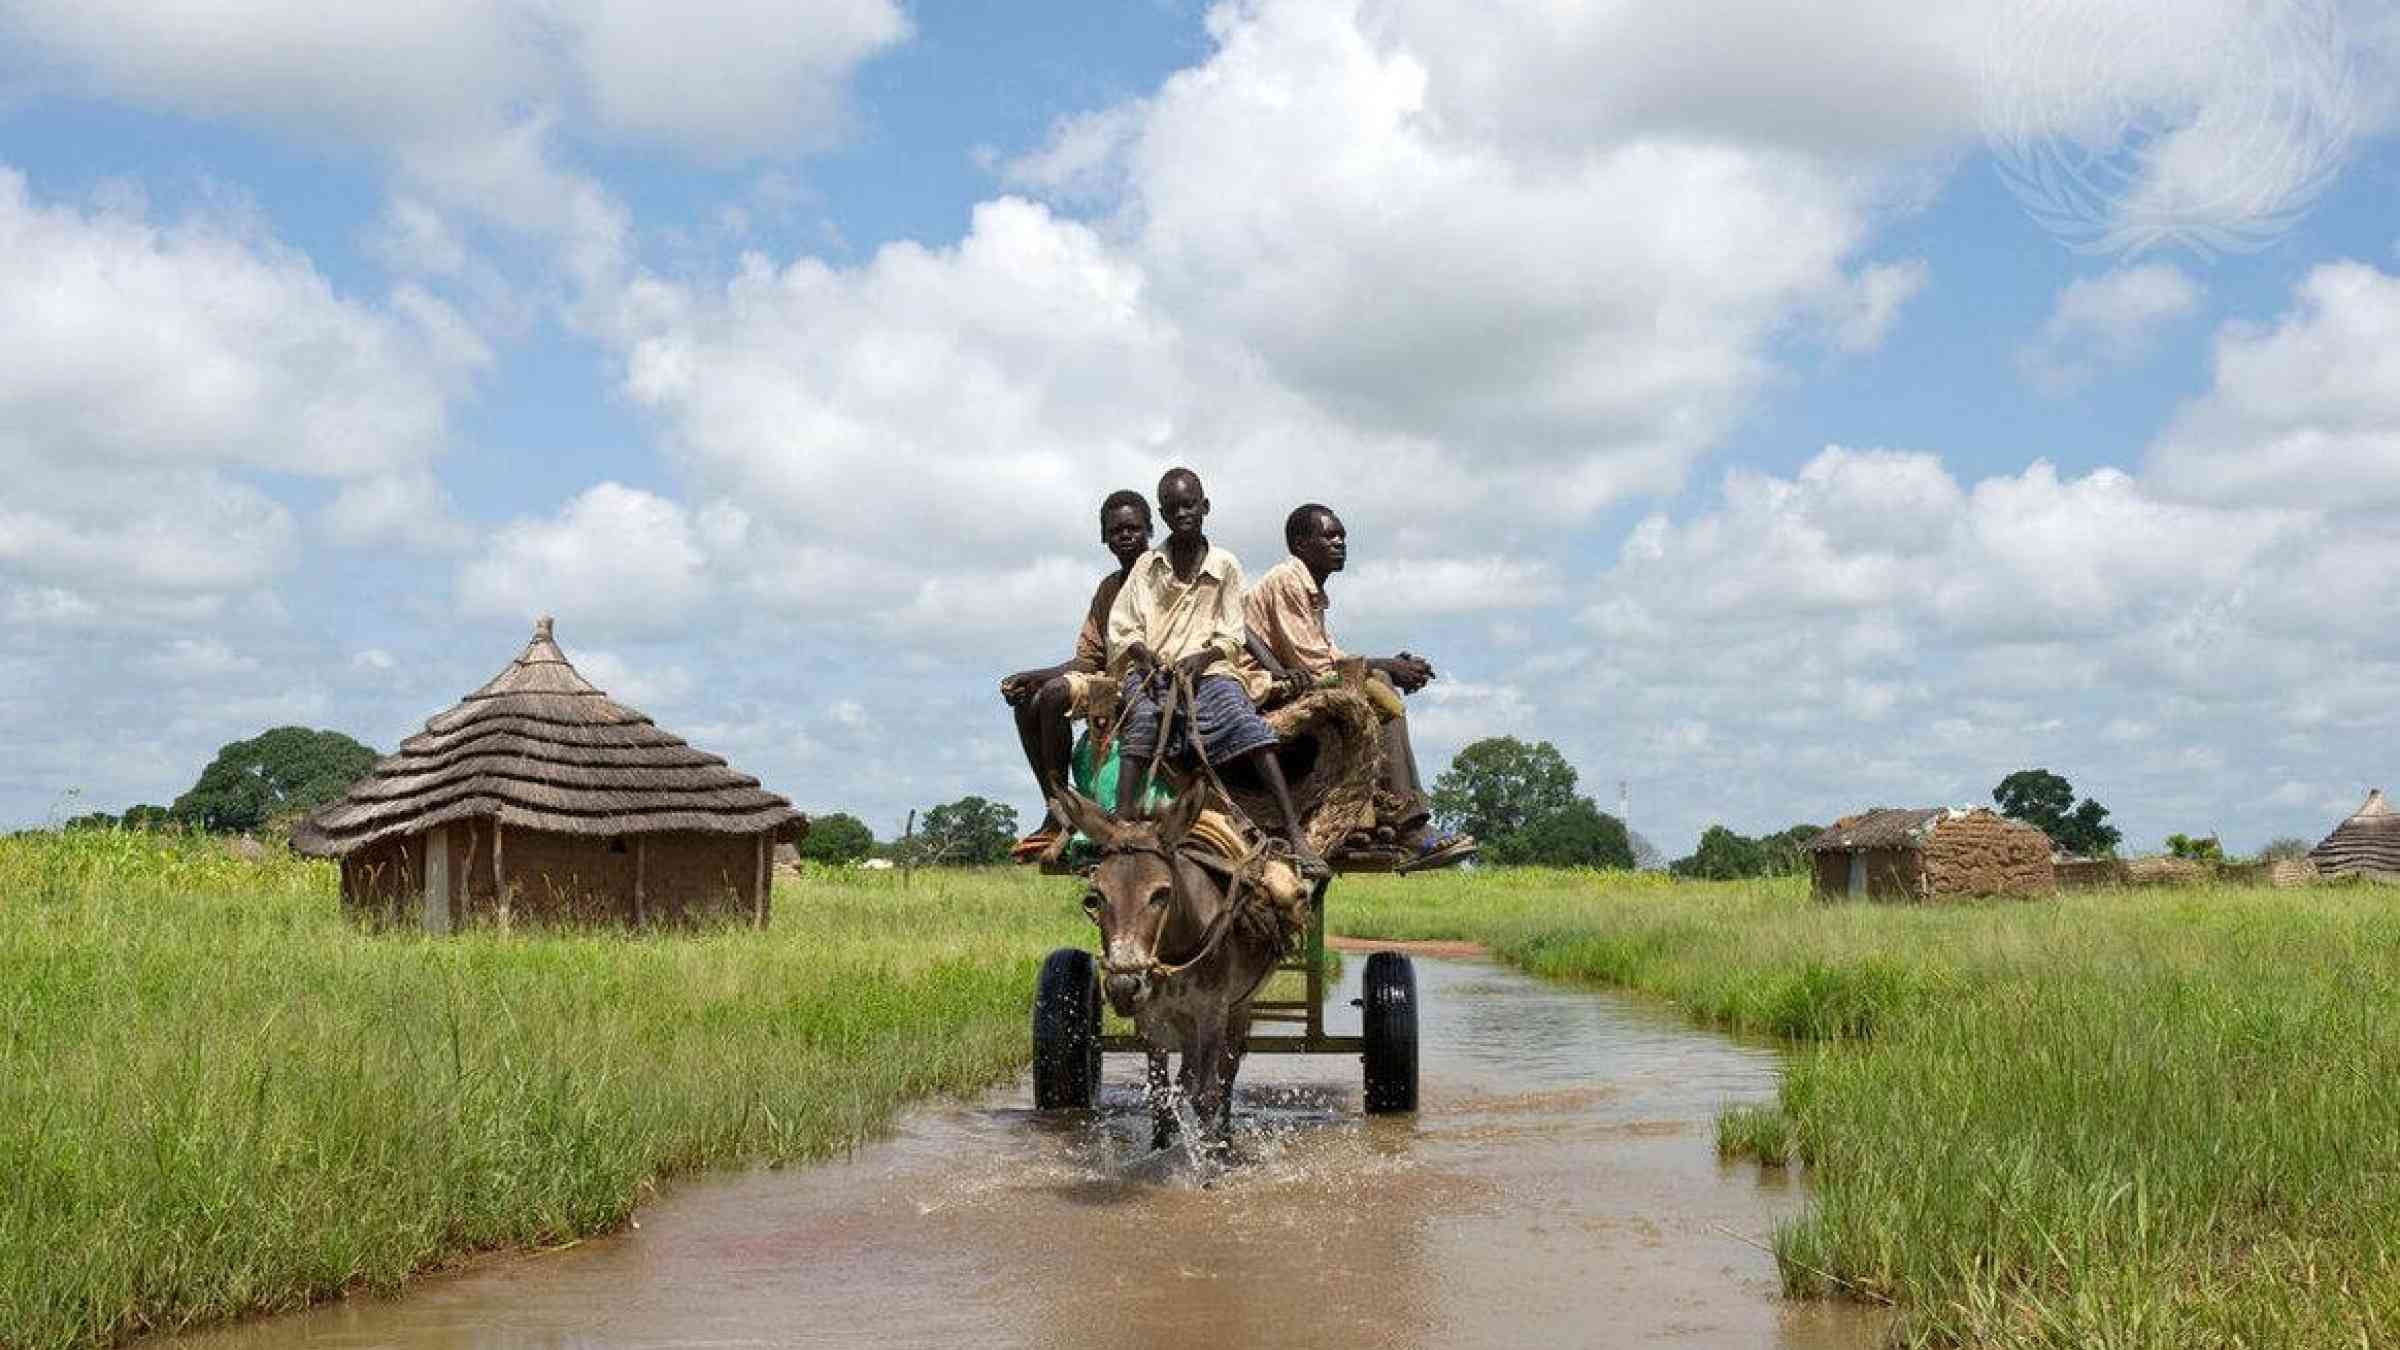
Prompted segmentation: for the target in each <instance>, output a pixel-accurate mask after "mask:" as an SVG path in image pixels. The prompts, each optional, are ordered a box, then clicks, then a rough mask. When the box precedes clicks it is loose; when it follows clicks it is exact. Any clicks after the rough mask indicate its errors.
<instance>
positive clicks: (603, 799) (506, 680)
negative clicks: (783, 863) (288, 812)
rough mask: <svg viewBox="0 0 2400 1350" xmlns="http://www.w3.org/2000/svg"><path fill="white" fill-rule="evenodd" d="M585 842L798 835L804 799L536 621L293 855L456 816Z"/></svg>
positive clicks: (296, 842) (300, 840) (305, 832)
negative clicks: (580, 666) (572, 652)
mask: <svg viewBox="0 0 2400 1350" xmlns="http://www.w3.org/2000/svg"><path fill="white" fill-rule="evenodd" d="M476 819H496V820H497V821H499V822H500V823H501V824H502V825H504V826H508V827H510V828H512V829H527V830H537V831H549V832H552V833H556V834H565V835H577V836H585V837H622V836H629V835H647V834H666V833H678V834H698V835H720V836H747V835H759V834H772V835H775V836H778V837H790V836H791V835H793V834H795V833H796V832H798V831H800V830H802V829H804V828H805V826H806V818H805V817H803V816H802V815H801V814H800V813H799V812H798V811H795V810H793V809H792V804H791V803H790V802H789V801H787V800H785V799H784V798H782V797H779V796H777V795H776V794H774V793H772V792H768V791H765V790H764V789H762V788H760V787H759V785H758V780H757V779H755V778H750V777H746V776H744V775H742V774H739V773H736V772H734V771H733V770H732V769H730V768H728V767H726V764H725V761H724V760H722V759H720V758H718V757H717V756H715V755H710V754H704V753H702V752H701V751H698V750H694V749H693V748H691V747H690V746H689V745H686V744H685V743H684V742H683V741H682V740H681V739H679V738H678V737H676V736H673V735H671V734H669V733H667V732H665V731H661V730H660V729H659V728H658V727H657V726H656V725H655V724H653V723H652V722H651V720H650V719H649V718H648V717H645V716H643V715H642V714H641V713H639V712H637V711H635V710H634V709H632V708H628V707H626V706H625V705H623V704H621V703H618V702H616V701H614V700H612V699H610V698H609V697H608V696H607V695H606V694H604V693H602V692H601V691H600V690H598V689H596V688H594V687H593V686H592V685H591V684H590V683H588V682H587V681H586V680H585V679H584V678H583V677H582V676H581V675H579V674H577V673H576V672H575V667H574V666H572V665H570V664H568V662H567V658H566V655H565V653H563V652H561V651H560V650H559V647H558V643H557V641H556V639H555V638H554V637H553V636H552V634H551V624H550V620H548V619H543V620H542V621H541V622H540V624H539V625H537V626H536V628H535V630H534V634H533V640H532V641H531V642H530V643H528V644H526V647H525V651H524V654H523V655H521V656H519V657H518V658H517V659H516V660H514V661H511V662H510V663H509V664H508V668H507V669H505V670H503V671H501V672H500V673H499V674H498V675H496V676H494V677H493V678H492V680H491V682H490V683H488V684H486V685H484V686H483V687H482V688H481V689H478V690H476V691H475V692H474V693H472V694H469V695H467V696H466V698H465V699H463V700H461V701H460V703H459V704H458V706H457V707H455V708H452V709H450V710H449V711H448V712H445V713H442V714H441V715H440V716H437V717H435V718H433V719H432V720H431V721H429V722H427V723H426V724H425V730H424V731H423V732H422V733H420V734H418V735H415V736H411V737H409V738H408V739H407V740H405V741H402V742H401V743H400V749H399V752H398V753H397V754H393V755H389V756H386V757H385V758H384V759H383V760H382V761H381V762H379V763H377V764H376V766H375V768H374V770H373V772H371V773H369V774H368V775H367V776H366V777H365V778H363V779H361V780H359V781H358V782H357V783H356V784H355V785H353V786H352V787H351V789H350V791H349V793H348V794H347V795H346V796H344V797H343V798H342V800H340V801H338V802H335V803H333V804H331V805H329V806H325V807H322V808H319V809H318V810H317V811H315V812H313V813H311V814H310V815H309V817H308V818H307V819H306V820H304V821H303V822H301V824H300V826H299V828H297V829H296V830H294V831H293V833H292V847H293V848H295V849H298V850H299V851H300V852H303V853H308V854H313V855H316V856H319V857H342V856H345V855H347V854H350V853H352V852H354V851H356V850H358V849H361V848H364V847H366V846H368V845H371V844H374V843H376V842H377V841H379V840H384V839H388V838H394V837H399V836H407V835H414V834H420V833H422V832H424V831H425V830H427V829H429V828H432V827H434V826H438V825H444V824H447V823H449V822H452V821H459V820H476Z"/></svg>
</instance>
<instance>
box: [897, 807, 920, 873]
mask: <svg viewBox="0 0 2400 1350" xmlns="http://www.w3.org/2000/svg"><path fill="white" fill-rule="evenodd" d="M916 864H917V813H916V812H915V811H910V812H909V813H908V828H906V829H904V830H902V831H901V832H900V889H901V890H904V891H905V890H907V889H908V881H909V877H910V875H911V874H912V873H914V872H915V870H916Z"/></svg>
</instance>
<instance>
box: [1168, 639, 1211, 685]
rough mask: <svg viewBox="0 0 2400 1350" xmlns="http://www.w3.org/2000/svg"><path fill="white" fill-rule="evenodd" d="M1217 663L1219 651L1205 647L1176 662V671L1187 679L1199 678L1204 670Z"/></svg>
mask: <svg viewBox="0 0 2400 1350" xmlns="http://www.w3.org/2000/svg"><path fill="white" fill-rule="evenodd" d="M1216 663H1217V653H1216V652H1214V651H1212V650H1210V649H1209V648H1206V647H1203V648H1201V649H1200V650H1199V651H1196V652H1193V653H1192V654H1191V655H1189V656H1187V657H1185V658H1183V659H1182V660H1180V661H1178V662H1176V663H1175V673H1176V674H1178V675H1181V676H1183V677H1184V678H1185V679H1189V680H1198V679H1199V678H1200V676H1201V674H1202V673H1203V672H1205V671H1206V670H1207V669H1208V668H1209V667H1210V666H1213V665H1215V664H1216Z"/></svg>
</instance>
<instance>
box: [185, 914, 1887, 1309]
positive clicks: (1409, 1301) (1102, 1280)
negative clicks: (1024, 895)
mask: <svg viewBox="0 0 2400 1350" xmlns="http://www.w3.org/2000/svg"><path fill="white" fill-rule="evenodd" d="M1346 964H1347V965H1348V968H1349V970H1350V972H1351V973H1352V975H1353V977H1355V974H1356V972H1357V971H1358V970H1359V969H1360V968H1361V967H1363V966H1364V964H1365V963H1364V962H1363V961H1361V960H1358V959H1355V958H1353V959H1352V960H1350V961H1349V962H1347V963H1346ZM1417 979H1418V986H1419V1001H1420V1007H1421V1008H1422V1013H1421V1016H1422V1017H1423V1018H1424V1025H1423V1027H1422V1029H1421V1037H1422V1045H1421V1053H1422V1056H1423V1062H1422V1074H1423V1105H1424V1109H1423V1111H1422V1112H1421V1113H1420V1114H1418V1115H1417V1116H1416V1117H1415V1118H1413V1119H1390V1118H1384V1119H1376V1120H1366V1119H1364V1118H1362V1117H1361V1116H1360V1114H1359V1111H1358V1097H1359V1084H1358V1068H1357V1061H1356V1060H1355V1059H1352V1058H1342V1057H1304V1056H1254V1057H1252V1059H1251V1060H1250V1061H1249V1063H1248V1064H1247V1065H1246V1066H1245V1068H1244V1071H1243V1082H1242V1092H1241V1095H1240V1098H1239V1101H1240V1113H1239V1125H1238V1131H1239V1137H1238V1140H1237V1145H1236V1152H1237V1159H1236V1161H1235V1162H1234V1164H1233V1165H1232V1166H1230V1167H1228V1168H1225V1169H1223V1170H1221V1171H1217V1170H1213V1169H1200V1168H1197V1167H1195V1165H1194V1163H1193V1162H1192V1160H1191V1159H1190V1158H1189V1157H1188V1156H1186V1155H1185V1154H1184V1153H1183V1152H1181V1151H1180V1150H1171V1151H1169V1152H1167V1153H1164V1154H1160V1153H1153V1152H1152V1151H1151V1150H1150V1148H1149V1119H1148V1115H1147V1112H1146V1111H1145V1109H1144V1108H1143V1107H1142V1105H1141V1102H1140V1098H1139V1091H1138V1085H1139V1080H1140V1071H1141V1064H1140V1061H1139V1060H1138V1059H1137V1058H1133V1057H1118V1056H1112V1057H1111V1058H1110V1061H1109V1065H1108V1079H1109V1081H1108V1084H1107V1088H1106V1093H1105V1098H1104V1102H1103V1107H1102V1109H1101V1111H1100V1112H1099V1113H1098V1114H1097V1116H1096V1118H1094V1117H1086V1118H1082V1119H1078V1120H1073V1121H1054V1120H1048V1119H1043V1118H1040V1117H1037V1116H1036V1115H1034V1114H1033V1112H1032V1111H1031V1109H1030V1105H1031V1102H1030V1088H1029V1087H1028V1086H1026V1085H1024V1084H1019V1085H1018V1086H1016V1087H1015V1088H1013V1089H1010V1090H1008V1091H1004V1092H1000V1093H996V1094H994V1095H993V1096H991V1097H990V1098H988V1099H986V1100H984V1101H982V1102H980V1103H977V1104H975V1105H972V1106H957V1107H948V1108H936V1109H932V1110H928V1111H925V1112H922V1113H919V1114H918V1115H916V1116H915V1117H913V1118H911V1119H910V1120H909V1121H908V1122H907V1123H906V1125H905V1127H904V1128H903V1129H902V1130H901V1131H900V1133H899V1134H898V1135H897V1136H896V1137H895V1138H892V1139H890V1140H888V1141H885V1142H881V1143H878V1144H876V1145H874V1146H872V1147H869V1148H866V1149H863V1150H861V1151H860V1153H859V1154H858V1155H857V1157H856V1158H855V1159H853V1160H851V1161H849V1162H845V1163H833V1164H830V1165H825V1166H819V1167H811V1168H795V1169H792V1170H788V1171H780V1172H768V1171H759V1172H754V1173H749V1174H744V1175H738V1176H730V1177H719V1178H712V1179H707V1180H700V1181H693V1182H688V1183H683V1184H678V1185H675V1186H673V1187H671V1188H670V1189H669V1191H668V1194H667V1196H666V1197H665V1198H664V1199H662V1200H661V1201H660V1202H658V1203H657V1204H655V1205H653V1206H651V1207H650V1208H648V1209H646V1210H645V1211H643V1213H642V1215H641V1217H640V1223H641V1227H640V1228H639V1229H638V1230H636V1231H633V1232H629V1233H626V1234H624V1235H622V1236H619V1237H614V1238H609V1239H606V1240H604V1241H598V1242H592V1243H586V1244H584V1245H582V1246H580V1247H575V1248H572V1249H569V1250H567V1251H563V1252H558V1253H554V1254H550V1255H543V1256H533V1257H525V1258H519V1259H512V1260H508V1261H503V1262H499V1263H495V1264H492V1265H488V1266H485V1267H482V1268H479V1269H476V1270H474V1271H472V1272H469V1273H466V1274H463V1275H458V1276H452V1277H446V1278H442V1279H437V1280H433V1281H429V1282H427V1283H426V1284H424V1285H421V1286H419V1287H417V1288H416V1289H414V1290H412V1291H411V1292H410V1293H409V1294H407V1295H405V1296H404V1297H401V1298H398V1299H394V1300H367V1299H358V1300H352V1301H350V1302H347V1303H343V1304H338V1305H334V1306H332V1307H328V1308H323V1309H319V1310H317V1311H314V1312H310V1313H304V1314H300V1315H297V1316H293V1317H288V1318H281V1319H276V1320H273V1321H268V1322H262V1323H257V1324H254V1325H252V1326H249V1327H245V1328H240V1329H236V1330H233V1331H230V1332H225V1333H220V1334H218V1335H216V1336H212V1337H208V1338H195V1340H193V1341H191V1342H187V1344H204V1345H206V1346H208V1347H210V1350H233V1348H234V1347H240V1350H263V1347H269V1346H300V1345H307V1346H320V1347H326V1346H359V1347H367V1346H375V1347H385V1346H390V1347H407V1348H408V1350H439V1348H443V1347H466V1346H478V1347H550V1346H599V1345H607V1346H784V1345H793V1346H842V1347H853V1346H860V1345H874V1346H1059V1347H1106V1350H1139V1348H1141V1347H1151V1346H1228V1347H1230V1346H1249V1345H1259V1346H1296V1347H1298V1346H1319V1345H1323V1346H1343V1347H1356V1346H1426V1347H1432V1346H1443V1347H1449V1346H1511V1347H1515V1346H1523V1345H1529V1344H1531V1345H1590V1346H1619V1345H1623V1346H1695V1347H1697V1346H1708V1347H1719V1346H1782V1347H1794V1348H1797V1347H1835V1346H1859V1345H1865V1344H1867V1343H1869V1342H1870V1341H1871V1340H1872V1339H1873V1337H1872V1331H1873V1328H1872V1326H1871V1325H1870V1324H1869V1323H1867V1322H1866V1321H1864V1320H1862V1319H1861V1317H1860V1315H1859V1314H1858V1313H1856V1312H1855V1311H1853V1310H1850V1309H1847V1308H1843V1307H1826V1306H1800V1305H1793V1304H1788V1303H1785V1302H1782V1301H1780V1300H1779V1299H1778V1298H1777V1297H1776V1284H1775V1272H1774V1264H1773V1261H1772V1259H1771V1258H1769V1257H1768V1256H1767V1255H1765V1254H1764V1253H1763V1252H1761V1251H1759V1250H1758V1249H1757V1248H1755V1247H1752V1246H1748V1245H1745V1244H1744V1243H1743V1242H1742V1241H1741V1240H1740V1238H1738V1237H1736V1236H1735V1235H1737V1234H1738V1235H1741V1236H1743V1237H1749V1238H1752V1239H1763V1238H1764V1237H1765V1236H1766V1234H1767V1233H1768V1232H1769V1231H1770V1230H1771V1229H1772V1227H1773V1226H1774V1224H1775V1223H1776V1221H1777V1220H1778V1219H1780V1218H1782V1217H1784V1216H1786V1215H1788V1214H1790V1213H1792V1212H1793V1211H1794V1210H1795V1209H1796V1208H1797V1207H1798V1205H1799V1202H1800V1196H1799V1194H1798V1193H1797V1189H1796V1186H1795V1184H1794V1183H1793V1182H1791V1181H1789V1180H1787V1179H1785V1178H1783V1177H1781V1176H1780V1175H1778V1174H1775V1173H1771V1172H1763V1171H1762V1170H1761V1169H1759V1168H1757V1167H1755V1166H1751V1165H1745V1164H1728V1165H1720V1164H1719V1163H1718V1161H1717V1159H1716V1155H1715V1149H1714V1143H1713V1141H1714V1134H1713V1121H1714V1117H1715V1113H1716V1111H1717V1110H1718V1108H1720V1107H1722V1106H1723V1105H1725V1104H1726V1103H1728V1102H1733V1101H1742V1100H1753V1099H1760V1098H1765V1097H1768V1096H1770V1095H1772V1093H1773V1090H1774V1074H1775V1069H1776V1064H1775V1059H1774V1056H1773V1055H1772V1054H1771V1053H1769V1052H1766V1051H1761V1050H1756V1049H1751V1048H1747V1047H1743V1046H1739V1045H1735V1044H1732V1043H1729V1042H1726V1041H1723V1040H1720V1039H1717V1038H1714V1037H1711V1036H1708V1035H1705V1034H1702V1033H1699V1032H1696V1031H1694V1030H1692V1029H1691V1028H1689V1027H1687V1026H1685V1025H1684V1024H1683V1023H1682V1022H1680V1021H1679V1020H1677V1019H1675V1018H1674V1017H1673V1016H1672V1015H1670V1014H1665V1013H1662V1012H1659V1011H1657V1010H1655V1009H1651V1008H1647V1007H1643V1006H1640V1005H1636V1004H1633V1003H1630V1002H1628V1001H1624V1000H1619V999H1614V998H1611V997H1608V996H1605V995H1593V994H1588V993H1578V992H1574V991H1570V990H1564V989H1558V988H1553V987H1550V986H1546V985H1542V984H1539V983H1536V982H1534V981H1532V980H1529V979H1527V978H1525V977H1523V976H1520V975H1517V974H1515V973H1513V972H1510V971H1507V970H1504V969H1502V968H1500V967H1497V966H1494V965H1492V964H1490V963H1488V962H1482V961H1461V960H1429V959H1422V958H1421V959H1419V960H1418V961H1417ZM1355 992H1356V991H1355V990H1354V989H1348V988H1345V989H1344V990H1342V991H1341V992H1340V993H1339V994H1338V995H1337V996H1336V1002H1335V1005H1334V1006H1335V1009H1336V1012H1337V1014H1339V1015H1337V1016H1336V1018H1335V1021H1334V1028H1335V1029H1336V1030H1355V1029H1356V1028H1355V1023H1356V1013H1355V1012H1354V1011H1352V1010H1351V1009H1350V1008H1349V999H1350V998H1351V997H1352V996H1354V994H1355Z"/></svg>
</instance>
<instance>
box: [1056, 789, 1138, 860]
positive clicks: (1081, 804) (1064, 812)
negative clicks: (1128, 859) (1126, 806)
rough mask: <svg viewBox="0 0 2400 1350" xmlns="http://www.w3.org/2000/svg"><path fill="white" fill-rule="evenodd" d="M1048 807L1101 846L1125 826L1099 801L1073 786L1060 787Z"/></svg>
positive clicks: (1107, 842) (1113, 838)
mask: <svg viewBox="0 0 2400 1350" xmlns="http://www.w3.org/2000/svg"><path fill="white" fill-rule="evenodd" d="M1050 809H1051V810H1053V811H1056V812H1058V815H1059V819H1061V820H1064V821H1065V822H1067V823H1068V824H1069V825H1072V826H1074V827H1075V828H1076V829H1078V830H1081V831H1083V834H1084V837H1085V838H1087V839H1089V840H1091V841H1092V842H1093V843H1095V844H1099V845H1101V846H1103V847H1105V846H1107V845H1108V844H1109V843H1110V842H1111V841H1113V840H1115V839H1116V837H1117V835H1118V834H1119V833H1121V832H1122V831H1123V830H1124V828H1125V827H1124V825H1122V824H1121V823H1119V822H1118V820H1117V818H1116V817H1114V816H1112V815H1110V814H1109V813H1108V812H1107V811H1106V810H1105V809H1103V808H1102V807H1101V805H1100V803H1098V802H1096V801H1093V800H1092V799H1091V798H1089V797H1086V796H1084V795H1083V794H1082V793H1080V792H1077V791H1076V790H1075V789H1073V788H1060V789H1059V792H1058V795H1057V796H1056V797H1053V798H1051V799H1050Z"/></svg>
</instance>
